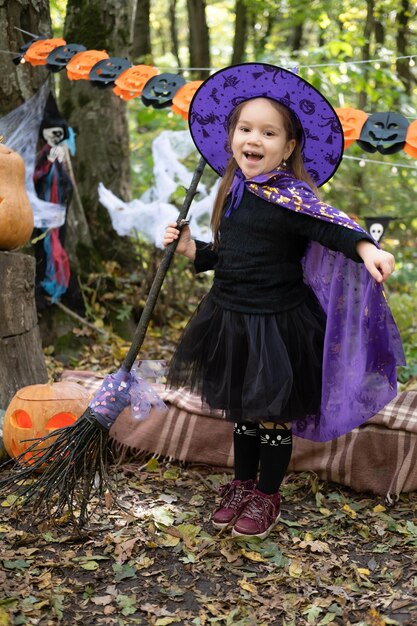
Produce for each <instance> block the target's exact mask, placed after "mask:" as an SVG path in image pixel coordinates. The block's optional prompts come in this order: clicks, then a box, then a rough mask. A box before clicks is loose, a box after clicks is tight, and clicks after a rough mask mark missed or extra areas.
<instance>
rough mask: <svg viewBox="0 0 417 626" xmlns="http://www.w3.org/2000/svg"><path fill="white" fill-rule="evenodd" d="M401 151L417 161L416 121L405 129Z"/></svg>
mask: <svg viewBox="0 0 417 626" xmlns="http://www.w3.org/2000/svg"><path fill="white" fill-rule="evenodd" d="M403 150H404V152H406V153H407V154H409V155H410V156H411V157H413V158H414V159H417V120H416V121H414V122H411V124H410V126H409V127H408V128H407V135H406V136H405V144H404V147H403Z"/></svg>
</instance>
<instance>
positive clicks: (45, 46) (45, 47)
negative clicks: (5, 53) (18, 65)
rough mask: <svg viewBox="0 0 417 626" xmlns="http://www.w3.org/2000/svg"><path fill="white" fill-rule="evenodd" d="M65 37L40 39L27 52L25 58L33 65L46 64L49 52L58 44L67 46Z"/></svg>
mask: <svg viewBox="0 0 417 626" xmlns="http://www.w3.org/2000/svg"><path fill="white" fill-rule="evenodd" d="M66 43H67V42H66V41H65V39H58V38H55V39H38V40H37V41H34V42H33V43H32V45H31V46H30V47H29V48H28V49H27V51H26V52H25V54H24V55H23V56H24V59H25V61H27V62H28V63H30V64H31V65H46V59H47V58H48V56H49V54H50V53H51V52H52V50H55V48H58V46H65V44H66Z"/></svg>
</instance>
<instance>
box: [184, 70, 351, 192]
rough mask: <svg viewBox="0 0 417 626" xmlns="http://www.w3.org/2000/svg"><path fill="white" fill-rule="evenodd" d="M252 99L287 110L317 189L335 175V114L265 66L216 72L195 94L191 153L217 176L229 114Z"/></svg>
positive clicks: (339, 135)
mask: <svg viewBox="0 0 417 626" xmlns="http://www.w3.org/2000/svg"><path fill="white" fill-rule="evenodd" d="M252 98H270V99H272V100H276V101H277V102H279V103H280V104H283V105H285V106H286V107H288V108H289V109H290V110H291V111H292V112H293V113H294V115H295V116H296V117H297V118H298V121H299V122H300V124H301V127H302V129H303V135H304V136H303V146H302V154H303V160H304V165H305V168H306V170H307V172H308V173H309V175H310V176H311V178H312V180H314V182H315V183H316V185H317V186H318V187H319V186H320V185H323V184H324V183H325V182H326V181H328V180H329V179H330V178H331V177H332V176H333V174H334V173H335V171H336V170H337V168H338V166H339V164H340V161H341V160H342V155H343V145H344V142H343V130H342V126H341V123H340V121H339V118H338V116H337V114H336V111H335V110H334V109H333V107H332V105H331V104H330V103H329V102H328V101H327V100H326V98H325V97H324V96H322V94H321V93H320V92H319V91H317V89H315V87H313V86H312V85H310V83H308V82H307V81H306V80H304V79H303V78H300V77H299V76H297V74H294V73H293V72H290V71H289V70H285V69H283V68H281V67H277V66H275V65H269V64H268V63H242V64H241V65H232V66H230V67H226V68H224V69H222V70H219V71H218V72H216V73H215V74H213V75H212V76H210V78H208V79H207V80H206V81H204V83H203V84H202V85H201V86H200V87H199V89H197V91H196V93H195V94H194V97H193V99H192V102H191V105H190V112H189V118H188V119H189V125H190V131H191V136H192V138H193V141H194V143H195V145H196V146H197V149H198V150H199V151H200V153H201V154H202V156H203V157H204V158H205V160H206V161H207V163H208V164H209V165H210V166H211V167H212V168H213V169H214V170H215V171H216V172H217V173H218V174H220V176H222V175H223V174H224V171H225V169H226V165H227V163H228V161H229V159H230V157H231V152H230V148H229V141H228V121H229V117H230V114H231V112H232V111H233V109H234V108H235V107H236V106H237V105H238V104H240V103H241V102H244V101H245V100H251V99H252Z"/></svg>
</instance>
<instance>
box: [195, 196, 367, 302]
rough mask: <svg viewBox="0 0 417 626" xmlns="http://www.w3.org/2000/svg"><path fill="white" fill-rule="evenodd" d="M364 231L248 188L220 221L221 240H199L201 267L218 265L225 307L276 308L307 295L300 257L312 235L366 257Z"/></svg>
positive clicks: (218, 297) (216, 293)
mask: <svg viewBox="0 0 417 626" xmlns="http://www.w3.org/2000/svg"><path fill="white" fill-rule="evenodd" d="M361 239H368V240H369V241H371V242H372V238H371V237H370V236H369V237H366V235H364V234H363V233H358V232H357V231H354V230H351V229H349V228H346V227H344V226H339V225H337V224H333V223H331V222H325V221H323V220H319V219H316V218H314V217H311V216H309V215H305V214H303V213H296V212H295V211H290V210H288V209H285V208H283V207H281V206H279V205H276V204H271V203H270V202H267V201H266V200H264V199H263V198H259V197H258V196H256V195H255V194H253V193H251V192H250V191H248V190H247V189H245V191H244V194H243V198H242V201H241V203H240V205H239V207H238V208H237V209H234V210H233V211H232V213H231V215H230V216H229V217H225V216H223V218H222V221H221V224H220V245H219V247H218V248H217V250H213V247H212V244H208V243H205V242H203V241H198V240H196V257H195V261H194V266H195V270H196V272H197V273H199V272H205V271H207V270H210V269H214V282H213V286H212V289H211V296H212V297H213V298H214V300H215V301H216V302H217V303H218V304H219V305H221V306H222V307H224V308H226V309H232V310H234V311H240V312H242V313H275V312H279V311H286V310H288V309H291V308H293V307H295V306H297V305H298V304H300V303H301V302H303V300H305V299H306V298H307V295H308V293H309V287H308V286H307V285H306V284H305V283H304V281H303V271H302V266H301V259H302V257H303V256H304V254H305V251H306V247H307V244H308V242H309V241H310V240H313V241H318V242H319V243H321V244H322V245H324V246H326V247H327V248H330V249H331V250H337V251H339V252H342V253H343V254H344V255H345V256H346V257H348V258H349V259H352V260H353V261H356V262H357V263H360V262H362V259H361V258H360V257H359V256H358V254H357V252H356V244H357V243H358V241H360V240H361Z"/></svg>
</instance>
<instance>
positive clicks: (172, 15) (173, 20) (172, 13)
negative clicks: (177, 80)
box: [169, 0, 182, 74]
mask: <svg viewBox="0 0 417 626" xmlns="http://www.w3.org/2000/svg"><path fill="white" fill-rule="evenodd" d="M169 29H170V33H171V47H172V54H173V55H174V57H175V58H176V61H177V65H178V67H181V66H182V64H181V59H180V47H179V43H178V28H177V0H170V2H169ZM180 74H181V72H180Z"/></svg>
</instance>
